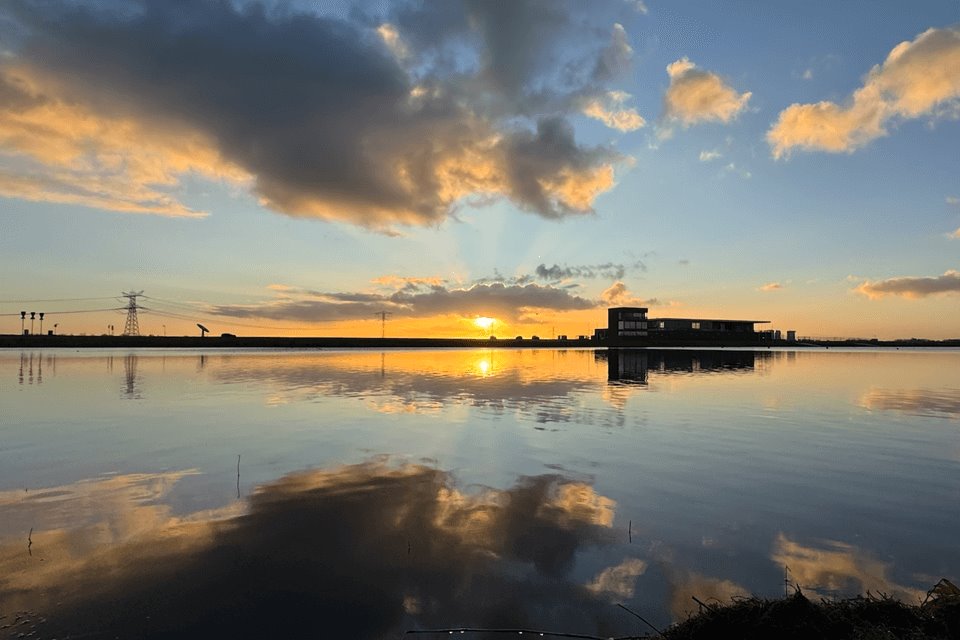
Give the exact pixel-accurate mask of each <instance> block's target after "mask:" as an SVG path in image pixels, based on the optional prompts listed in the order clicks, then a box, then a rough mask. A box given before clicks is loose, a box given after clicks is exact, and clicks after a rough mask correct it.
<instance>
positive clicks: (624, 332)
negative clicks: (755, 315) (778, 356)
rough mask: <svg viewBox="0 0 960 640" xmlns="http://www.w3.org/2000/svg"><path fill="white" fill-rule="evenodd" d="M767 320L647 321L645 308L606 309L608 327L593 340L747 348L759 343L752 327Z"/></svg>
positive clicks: (625, 344) (620, 342) (629, 343)
mask: <svg viewBox="0 0 960 640" xmlns="http://www.w3.org/2000/svg"><path fill="white" fill-rule="evenodd" d="M768 322H769V320H726V319H716V318H647V309H646V308H645V307H612V308H609V309H607V326H606V328H598V329H597V330H596V331H594V340H596V341H597V342H599V343H600V344H606V345H607V346H631V345H635V346H656V345H698V346H705V345H726V344H730V345H735V344H740V345H750V344H759V343H760V342H761V339H762V338H761V334H759V333H757V331H756V330H755V329H754V325H757V324H767V323H768Z"/></svg>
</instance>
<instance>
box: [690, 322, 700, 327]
mask: <svg viewBox="0 0 960 640" xmlns="http://www.w3.org/2000/svg"><path fill="white" fill-rule="evenodd" d="M690 328H691V329H699V328H700V323H699V322H691V323H690Z"/></svg>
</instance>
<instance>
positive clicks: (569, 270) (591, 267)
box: [534, 260, 647, 282]
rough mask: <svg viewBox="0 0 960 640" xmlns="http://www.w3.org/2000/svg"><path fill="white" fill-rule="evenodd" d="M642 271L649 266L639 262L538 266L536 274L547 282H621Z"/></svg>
mask: <svg viewBox="0 0 960 640" xmlns="http://www.w3.org/2000/svg"><path fill="white" fill-rule="evenodd" d="M628 270H629V271H633V270H640V271H646V270H647V265H645V264H644V263H643V262H642V261H641V260H637V261H636V262H633V263H631V264H629V265H625V264H621V263H616V262H605V263H603V264H583V265H563V266H560V265H558V264H554V265H552V266H550V267H548V266H547V265H545V264H539V265H537V268H536V270H535V271H534V273H535V274H536V277H537V278H539V279H540V280H545V281H547V282H560V281H561V280H567V279H570V278H591V279H592V278H610V279H613V280H620V279H621V278H623V276H624V275H626V273H627V271H628Z"/></svg>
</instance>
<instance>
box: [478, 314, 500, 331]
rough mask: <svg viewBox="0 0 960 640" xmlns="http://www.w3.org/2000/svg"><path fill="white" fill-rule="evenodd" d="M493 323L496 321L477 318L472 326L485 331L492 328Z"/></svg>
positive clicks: (483, 317)
mask: <svg viewBox="0 0 960 640" xmlns="http://www.w3.org/2000/svg"><path fill="white" fill-rule="evenodd" d="M494 322H496V319H494V318H487V317H486V316H480V317H479V318H475V319H474V321H473V324H475V325H477V326H478V327H480V328H481V329H484V330H486V329H489V328H490V327H492V326H493V323H494Z"/></svg>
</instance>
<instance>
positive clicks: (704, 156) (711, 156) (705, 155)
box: [700, 151, 723, 162]
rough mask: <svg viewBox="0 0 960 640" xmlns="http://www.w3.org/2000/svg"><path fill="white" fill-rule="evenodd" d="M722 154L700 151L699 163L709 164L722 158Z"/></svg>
mask: <svg viewBox="0 0 960 640" xmlns="http://www.w3.org/2000/svg"><path fill="white" fill-rule="evenodd" d="M722 157H723V154H722V153H720V152H719V151H701V152H700V162H711V161H713V160H717V159H719V158H722Z"/></svg>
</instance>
